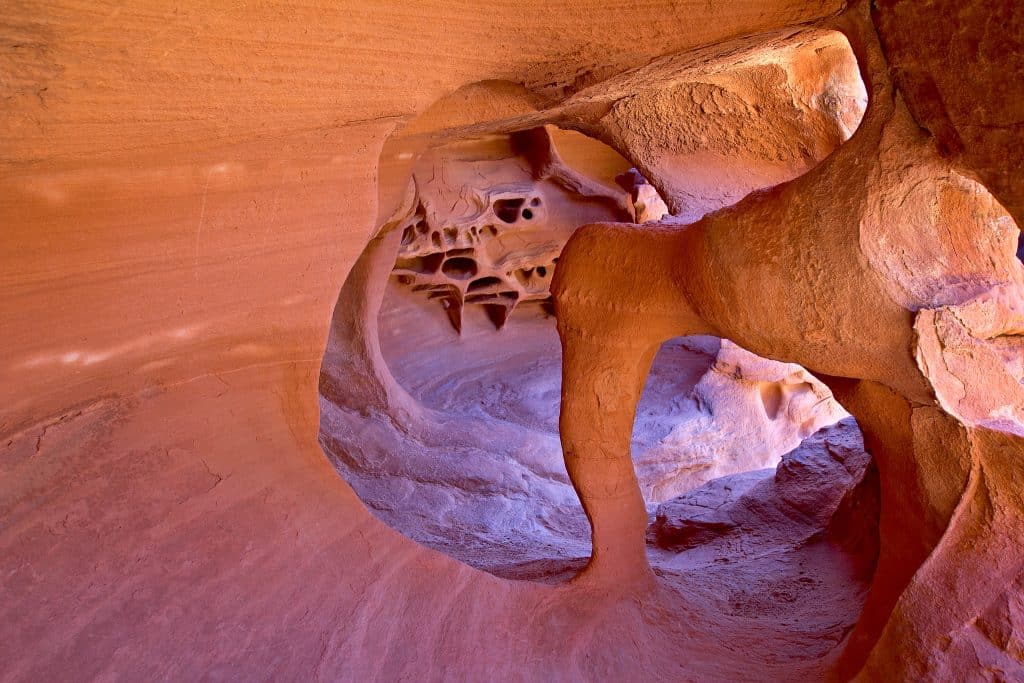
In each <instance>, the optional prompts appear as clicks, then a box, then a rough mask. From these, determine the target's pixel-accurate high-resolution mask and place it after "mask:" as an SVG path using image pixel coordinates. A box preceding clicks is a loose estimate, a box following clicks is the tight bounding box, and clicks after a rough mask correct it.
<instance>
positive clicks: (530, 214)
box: [523, 209, 533, 220]
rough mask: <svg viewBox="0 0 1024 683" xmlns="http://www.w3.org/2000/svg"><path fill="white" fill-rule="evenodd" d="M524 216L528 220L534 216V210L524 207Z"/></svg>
mask: <svg viewBox="0 0 1024 683" xmlns="http://www.w3.org/2000/svg"><path fill="white" fill-rule="evenodd" d="M523 218H525V219H526V220H530V219H531V218H533V211H530V210H529V209H523Z"/></svg>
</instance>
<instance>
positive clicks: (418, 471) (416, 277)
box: [321, 81, 878, 656]
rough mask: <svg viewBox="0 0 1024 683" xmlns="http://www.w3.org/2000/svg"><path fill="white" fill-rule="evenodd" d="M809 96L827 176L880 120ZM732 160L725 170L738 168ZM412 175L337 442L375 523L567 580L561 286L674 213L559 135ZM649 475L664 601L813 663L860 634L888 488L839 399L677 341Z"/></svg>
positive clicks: (572, 509) (344, 360)
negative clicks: (670, 595) (608, 239)
mask: <svg viewBox="0 0 1024 683" xmlns="http://www.w3.org/2000/svg"><path fill="white" fill-rule="evenodd" d="M858 83H859V81H858ZM723 87H724V86H723ZM829 87H831V88H835V87H836V83H835V82H829ZM850 91H851V92H857V90H856V88H855V87H854V84H851V85H850ZM787 97H788V95H787ZM830 97H831V96H830ZM790 100H791V98H790ZM808 101H812V102H824V103H825V105H827V106H826V107H825V108H826V109H828V110H829V111H831V112H833V115H834V116H836V117H837V120H838V119H841V121H839V122H838V123H837V124H836V127H835V130H838V131H840V133H836V132H835V130H832V132H831V133H830V135H833V137H834V139H833V138H829V139H828V140H826V141H819V142H820V143H821V144H819V145H818V146H817V147H816V148H815V151H814V153H813V154H812V157H814V158H823V157H824V156H825V155H826V154H827V152H828V151H830V150H831V149H832V147H829V146H828V145H829V144H831V145H832V146H833V147H834V146H835V145H836V144H838V143H839V142H840V141H841V140H842V139H844V138H845V136H846V135H848V134H849V132H851V131H852V127H849V122H850V121H851V120H853V121H854V123H853V127H855V125H856V119H857V118H858V117H859V113H860V110H859V109H857V107H858V106H862V105H863V102H862V101H860V100H859V99H857V97H852V98H845V99H844V98H838V99H836V98H835V97H832V99H829V98H828V97H826V98H824V99H820V100H819V99H813V98H811V99H810V100H808ZM850 102H853V103H854V104H850ZM815 106H816V105H815ZM851 107H852V108H853V111H852V114H851ZM820 113H821V112H818V114H820ZM840 124H841V125H840ZM829 130H831V129H829ZM801 144H803V143H802V142H801ZM822 150H824V152H823V151H822ZM713 161H714V165H715V169H716V173H719V172H721V171H722V169H723V168H724V167H725V165H726V163H727V160H725V159H724V158H723V156H722V155H717V156H715V158H714V160H713ZM773 163H774V162H773ZM794 163H795V162H794ZM806 163H807V159H806V157H805V156H800V162H799V165H797V166H794V167H787V168H784V169H781V170H780V169H775V168H774V167H772V168H769V166H767V165H766V166H764V167H763V168H759V169H758V173H757V174H754V177H755V178H756V179H755V180H753V181H751V180H750V178H751V177H752V176H751V175H750V174H743V173H742V172H741V169H739V168H736V169H733V168H730V169H728V170H729V173H731V174H733V175H732V176H728V177H729V178H732V177H736V178H739V177H742V179H743V181H742V183H739V181H737V183H738V184H737V185H736V187H732V188H730V187H726V188H725V190H727V191H725V190H723V192H721V193H719V194H716V195H714V196H711V195H709V194H708V195H702V198H701V199H702V202H703V203H698V202H695V203H694V206H695V207H696V208H693V209H692V211H698V210H705V209H709V208H715V206H714V204H715V203H716V202H719V203H720V204H719V205H722V204H721V202H725V201H727V199H728V198H730V197H732V196H733V193H735V194H739V193H740V192H741V191H745V189H749V188H747V187H746V185H743V183H750V182H754V183H757V182H761V183H763V185H768V184H771V183H768V182H766V181H765V180H764V178H768V177H770V178H773V179H775V182H781V180H783V179H785V178H787V177H792V176H795V175H798V173H799V172H802V170H803V169H804V166H803V165H804V164H806ZM796 168H799V169H800V171H797V170H794V169H796ZM684 171H685V173H683V172H682V171H678V169H677V171H676V172H677V174H680V173H683V176H685V174H686V173H689V174H696V173H697V172H698V169H695V168H694V169H691V168H687V169H684ZM410 172H411V174H412V177H413V178H414V179H415V182H414V183H412V184H411V185H410V187H411V188H412V189H411V190H410V193H411V194H410V195H409V196H408V197H407V200H406V202H405V204H404V208H403V209H401V210H400V211H398V212H397V213H396V214H395V216H394V217H393V218H392V219H391V220H390V221H389V222H388V223H386V224H385V225H384V226H383V228H384V229H383V232H382V234H381V236H380V237H378V238H377V239H375V240H374V241H373V242H371V244H370V246H369V247H368V249H367V252H366V253H365V254H364V256H363V259H361V261H360V266H358V267H357V269H356V270H355V271H353V275H352V276H350V278H349V282H348V283H346V286H345V290H343V292H342V302H341V303H339V312H336V319H337V318H338V317H339V316H341V317H342V318H345V317H346V316H347V317H348V318H352V319H358V320H359V322H360V323H361V324H363V325H364V326H365V328H366V330H368V331H369V333H368V334H369V337H370V338H369V339H366V338H356V339H343V340H332V343H331V345H330V346H329V348H328V354H327V356H326V357H325V359H324V367H323V378H322V382H321V393H322V397H323V400H322V403H321V405H322V432H321V441H322V443H323V445H324V448H325V451H326V452H327V453H328V455H329V457H330V458H331V460H332V462H333V463H334V464H335V466H336V467H337V468H338V470H339V471H340V472H341V474H342V475H343V476H344V477H345V478H346V480H348V481H349V483H351V484H352V486H353V488H354V489H355V491H356V492H357V493H358V494H359V496H360V497H361V498H362V500H363V501H364V502H365V503H366V504H367V506H368V507H369V508H370V509H371V510H373V511H374V513H375V514H376V515H378V516H379V517H380V518H381V519H382V520H384V521H385V522H387V523H388V524H389V525H391V526H392V527H394V528H396V529H398V530H399V531H401V532H402V533H404V534H406V535H407V536H409V537H411V538H413V539H415V540H417V541H419V542H421V543H424V544H426V545H428V546H431V547H433V548H435V549H438V550H440V551H442V552H445V553H447V554H449V555H451V556H453V557H455V558H457V559H459V560H461V561H463V562H466V563H467V564H470V565H472V566H474V567H477V568H480V569H483V570H486V571H489V572H492V573H494V574H496V575H498V576H501V577H504V578H509V579H521V580H522V579H525V580H537V581H544V582H550V583H557V582H561V581H565V580H567V579H568V578H570V577H571V576H573V575H574V574H575V573H576V572H577V571H578V570H579V569H581V568H582V567H583V566H584V565H585V564H586V562H587V559H588V557H589V555H590V550H591V549H590V530H589V525H588V522H587V519H586V517H585V516H584V514H583V511H582V509H581V507H580V504H579V500H578V498H577V496H576V494H575V491H574V490H573V488H572V486H571V485H570V483H569V480H568V477H567V475H566V470H565V464H564V462H563V459H562V452H561V444H560V442H559V433H558V420H559V405H560V389H561V348H560V344H559V339H558V335H557V331H556V327H555V320H554V318H553V317H552V316H553V312H554V311H553V309H552V300H551V293H550V287H551V282H552V279H553V275H555V274H556V273H557V266H558V260H559V258H558V257H559V254H560V253H561V250H562V247H563V246H564V245H565V243H566V241H567V240H568V239H569V237H570V236H571V235H572V234H573V232H574V231H575V230H576V229H577V228H579V227H580V226H582V225H586V224H592V223H610V222H615V223H644V222H649V221H657V220H661V219H663V218H665V217H666V215H667V213H668V206H667V204H666V201H665V199H664V198H663V197H662V196H661V195H660V194H659V192H658V190H657V189H656V188H655V187H654V185H653V184H652V183H651V182H649V181H648V179H647V178H645V177H644V175H643V174H642V173H641V172H640V171H639V170H637V169H636V168H634V167H633V165H632V164H631V163H630V162H629V161H627V160H626V159H624V158H623V157H622V156H620V155H619V154H618V153H616V152H615V151H613V150H612V149H611V148H609V147H607V146H605V145H604V144H602V143H600V142H597V141H596V140H593V139H591V138H588V137H586V136H583V135H582V134H580V133H576V132H569V131H564V130H560V129H558V128H554V127H552V126H537V127H535V128H530V129H527V130H522V131H519V132H516V133H512V134H505V133H501V134H498V133H493V134H484V133H481V132H480V131H479V130H474V131H473V134H472V135H468V136H465V137H458V138H454V139H448V138H446V139H444V140H443V141H441V142H435V143H433V144H432V146H428V147H427V148H426V149H425V150H422V151H421V152H420V153H419V155H418V156H417V157H416V160H415V163H414V164H413V165H412V168H411V171H410ZM772 173H775V175H772ZM720 175H721V177H723V178H725V177H727V175H722V174H720ZM694 191H695V193H696V192H699V191H702V190H701V189H700V188H695V190H694ZM390 234H393V235H394V238H389V237H388V235H390ZM435 237H437V239H435ZM439 241H440V244H439V243H438V242H439ZM614 265H615V264H614V263H609V264H608V267H611V268H613V267H614ZM345 302H347V304H346V305H347V306H348V308H346V307H345V306H343V305H342V303H345ZM367 302H375V303H369V304H368V303H367ZM378 307H379V310H378ZM353 368H356V371H355V372H353ZM353 375H355V376H353ZM367 386H368V387H370V391H366V390H365V387H367ZM351 387H363V388H364V390H363V391H362V393H361V396H363V397H365V396H366V395H367V394H369V395H371V396H373V397H374V400H373V401H370V402H367V401H366V400H363V399H359V398H354V396H355V393H354V392H353V391H352V389H351ZM632 456H633V465H634V468H635V471H636V474H637V479H638V481H639V484H640V488H641V490H642V493H643V496H644V499H645V501H646V504H647V509H648V514H649V518H650V526H649V529H648V533H647V545H648V557H649V560H650V563H651V565H652V566H653V567H654V569H655V572H656V573H657V574H658V575H659V576H660V577H661V578H662V580H663V581H664V582H665V583H666V585H668V586H670V587H673V588H677V589H679V591H680V593H685V592H687V591H690V592H692V591H693V590H694V586H700V588H699V589H698V593H699V594H700V596H701V598H700V600H701V601H703V605H704V607H705V608H706V609H708V610H709V611H710V612H714V613H716V614H719V615H721V614H725V615H727V616H728V617H729V618H736V619H741V620H742V619H758V618H762V617H764V616H765V615H768V614H772V615H785V617H786V618H785V619H784V620H782V621H781V622H780V623H778V624H774V625H772V626H771V627H766V630H765V633H768V632H771V633H774V634H783V635H784V636H785V637H791V636H793V635H794V634H797V635H799V637H807V638H811V634H813V637H814V638H817V640H815V641H814V642H815V644H814V646H813V647H811V649H812V650H814V652H812V653H811V656H820V655H822V654H823V653H824V652H827V651H828V649H829V648H830V647H832V646H834V645H835V644H836V643H837V642H839V640H841V639H842V637H843V636H844V634H845V633H846V631H847V630H848V628H849V627H850V625H851V624H852V623H853V621H854V620H855V619H856V615H857V612H858V610H859V606H860V604H861V600H862V599H863V595H864V591H865V590H866V586H867V583H868V580H869V578H870V576H871V574H872V572H873V569H874V561H875V557H876V555H877V518H878V502H877V501H878V491H877V486H878V482H877V476H876V475H875V473H874V468H873V465H872V463H871V459H870V457H869V456H868V455H867V453H866V452H865V451H864V447H863V443H862V440H861V436H860V432H859V430H858V428H857V425H856V423H855V422H854V421H853V420H852V418H850V417H848V416H846V414H845V413H844V412H843V411H842V409H841V408H839V406H838V404H836V403H835V402H834V400H833V399H832V397H831V394H830V392H829V391H828V389H827V388H826V387H825V386H824V385H823V384H821V383H820V382H819V381H818V380H817V379H815V378H814V377H812V376H811V375H810V374H809V373H807V372H806V371H805V370H803V369H802V368H800V367H799V366H795V365H790V364H786V363H780V362H776V361H772V360H767V359H764V358H760V357H758V356H756V355H754V354H751V353H749V352H747V351H745V350H743V349H742V348H740V347H738V346H736V345H734V344H732V343H731V342H729V341H728V340H721V339H717V338H714V337H685V338H678V339H673V340H670V341H667V342H665V344H664V345H663V346H662V348H661V350H660V352H659V353H658V355H657V357H656V359H655V361H654V364H653V367H652V370H651V372H650V375H649V376H648V379H647V382H646V386H645V389H644V393H643V396H642V398H641V401H640V404H639V407H638V410H637V414H636V420H635V423H634V429H633V435H632ZM837 615H838V616H837ZM759 628H760V627H759ZM780 637H782V636H781V635H780Z"/></svg>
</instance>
